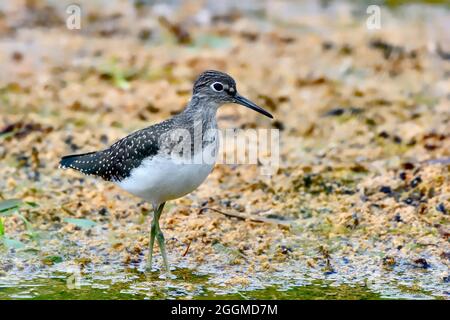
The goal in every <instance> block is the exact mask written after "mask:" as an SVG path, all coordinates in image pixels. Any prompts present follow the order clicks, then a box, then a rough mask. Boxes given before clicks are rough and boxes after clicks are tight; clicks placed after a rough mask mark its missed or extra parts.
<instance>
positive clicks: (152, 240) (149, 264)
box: [147, 206, 159, 271]
mask: <svg viewBox="0 0 450 320" xmlns="http://www.w3.org/2000/svg"><path fill="white" fill-rule="evenodd" d="M158 209H159V207H155V206H154V207H153V219H152V222H151V227H150V244H149V248H148V249H149V250H148V252H149V255H148V260H147V270H148V271H151V270H152V258H153V245H154V244H155V236H156V229H157V227H156V225H157V221H158V218H157V217H158Z"/></svg>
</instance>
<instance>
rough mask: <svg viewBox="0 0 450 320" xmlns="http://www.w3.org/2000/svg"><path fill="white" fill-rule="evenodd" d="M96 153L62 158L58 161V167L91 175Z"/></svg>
mask: <svg viewBox="0 0 450 320" xmlns="http://www.w3.org/2000/svg"><path fill="white" fill-rule="evenodd" d="M97 156H98V152H88V153H82V154H72V155H68V156H65V157H62V158H61V160H60V161H59V167H60V168H62V169H68V168H70V169H75V170H78V171H80V172H82V173H85V174H92V173H93V172H91V171H92V170H95V167H96V166H95V164H96V161H95V160H96V158H97Z"/></svg>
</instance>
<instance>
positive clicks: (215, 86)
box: [211, 82, 223, 92]
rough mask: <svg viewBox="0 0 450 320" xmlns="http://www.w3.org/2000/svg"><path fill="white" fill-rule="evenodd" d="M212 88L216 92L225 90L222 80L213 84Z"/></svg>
mask: <svg viewBox="0 0 450 320" xmlns="http://www.w3.org/2000/svg"><path fill="white" fill-rule="evenodd" d="M211 88H212V89H213V90H214V91H216V92H221V91H223V84H221V83H220V82H214V83H213V84H212V85H211Z"/></svg>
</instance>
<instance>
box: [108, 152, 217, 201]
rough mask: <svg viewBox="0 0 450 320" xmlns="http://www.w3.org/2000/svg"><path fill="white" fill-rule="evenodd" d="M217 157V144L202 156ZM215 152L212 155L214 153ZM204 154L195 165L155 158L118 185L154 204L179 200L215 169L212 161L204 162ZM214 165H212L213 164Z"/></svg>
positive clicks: (200, 155)
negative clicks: (206, 154) (212, 155)
mask: <svg viewBox="0 0 450 320" xmlns="http://www.w3.org/2000/svg"><path fill="white" fill-rule="evenodd" d="M208 152H209V155H211V154H214V155H215V154H216V145H214V144H212V145H211V146H210V147H209V148H208V147H207V148H205V150H203V154H205V153H208ZM211 152H212V153H211ZM203 154H202V153H199V155H198V156H196V157H195V158H194V161H193V163H180V161H176V160H172V159H169V158H167V157H165V158H164V157H160V156H154V157H153V158H150V159H146V160H144V161H143V162H142V164H141V166H139V167H138V168H135V169H133V170H132V171H131V174H130V176H129V177H128V178H126V179H124V180H122V181H120V182H117V183H116V184H117V185H118V186H120V187H121V188H122V189H124V190H126V191H128V192H129V193H131V194H133V195H135V196H137V197H140V198H142V199H144V200H146V201H149V202H151V203H152V204H154V205H158V204H161V203H163V202H166V201H168V200H172V199H177V198H180V197H182V196H184V195H186V194H188V193H190V192H192V191H193V190H195V189H196V188H197V187H198V186H199V185H200V184H202V182H203V181H204V180H205V179H206V177H207V176H208V175H209V174H210V172H211V171H212V169H213V168H214V163H215V157H214V162H213V161H206V162H204V161H202V158H200V157H203ZM211 162H213V163H211Z"/></svg>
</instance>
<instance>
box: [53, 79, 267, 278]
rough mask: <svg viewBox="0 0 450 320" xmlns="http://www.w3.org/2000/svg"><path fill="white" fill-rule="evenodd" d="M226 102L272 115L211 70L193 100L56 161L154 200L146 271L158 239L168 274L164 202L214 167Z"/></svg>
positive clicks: (189, 189)
mask: <svg viewBox="0 0 450 320" xmlns="http://www.w3.org/2000/svg"><path fill="white" fill-rule="evenodd" d="M226 103H237V104H240V105H243V106H245V107H248V108H250V109H253V110H255V111H257V112H259V113H261V114H263V115H265V116H267V117H269V118H273V117H272V115H271V114H270V113H269V112H267V111H266V110H264V109H263V108H261V107H259V106H258V105H256V104H255V103H253V102H251V101H250V100H248V99H247V98H244V97H243V96H241V95H240V94H239V93H238V92H237V89H236V82H235V81H234V79H233V78H232V77H231V76H229V75H228V74H226V73H223V72H219V71H214V70H209V71H205V72H203V73H202V74H200V76H199V77H198V78H197V80H196V81H195V83H194V88H193V95H192V98H191V100H190V101H189V103H188V104H187V106H186V107H185V109H184V110H183V111H182V112H181V113H179V114H177V115H175V116H173V117H172V118H170V119H167V120H165V121H163V122H160V123H158V124H155V125H152V126H150V127H147V128H145V129H142V130H139V131H136V132H133V133H131V134H130V135H128V136H126V137H124V138H122V139H120V140H119V141H117V142H115V143H114V144H113V145H111V146H110V147H109V148H107V149H105V150H101V151H94V152H89V153H84V154H75V155H68V156H65V157H63V158H62V159H61V161H60V167H61V168H64V169H66V168H71V169H75V170H78V171H80V172H81V173H83V174H86V175H94V176H98V177H101V178H103V179H104V180H106V181H111V182H113V183H115V184H116V185H118V186H119V187H121V188H122V189H124V190H126V191H127V192H129V193H131V194H133V195H135V196H137V197H139V198H141V199H144V200H145V201H148V202H149V203H151V204H152V207H153V219H152V222H151V228H150V244H149V256H148V260H147V270H149V271H150V270H151V267H152V257H153V246H154V242H155V238H156V240H157V242H158V245H159V247H160V252H161V255H162V258H163V261H164V265H165V268H166V270H167V272H170V268H169V263H168V260H167V254H166V247H165V243H164V235H163V233H162V231H161V228H160V226H159V218H160V217H161V213H162V211H163V208H164V205H165V203H166V202H167V201H169V200H173V199H177V198H180V197H183V196H184V195H186V194H188V193H190V192H192V191H193V190H195V189H196V188H197V187H198V186H200V185H201V184H202V183H203V181H204V180H205V179H206V177H207V176H208V175H209V173H210V172H211V171H212V169H213V167H214V164H215V159H216V155H217V152H218V149H219V135H218V127H217V120H216V113H217V109H218V108H219V107H220V106H222V105H223V104H226Z"/></svg>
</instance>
